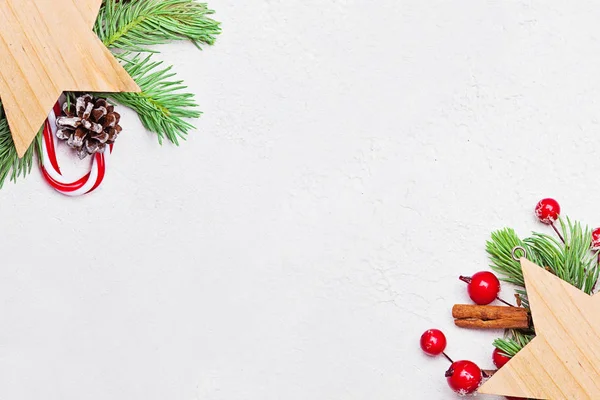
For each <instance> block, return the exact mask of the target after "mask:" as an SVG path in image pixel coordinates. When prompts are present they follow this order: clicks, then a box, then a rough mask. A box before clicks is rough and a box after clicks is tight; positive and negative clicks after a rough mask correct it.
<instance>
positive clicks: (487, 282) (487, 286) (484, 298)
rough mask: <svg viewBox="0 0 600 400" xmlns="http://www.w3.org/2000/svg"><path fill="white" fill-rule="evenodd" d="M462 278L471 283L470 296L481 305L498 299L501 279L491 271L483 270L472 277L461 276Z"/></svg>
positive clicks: (469, 287)
mask: <svg viewBox="0 0 600 400" xmlns="http://www.w3.org/2000/svg"><path fill="white" fill-rule="evenodd" d="M460 279H461V280H462V281H464V282H467V283H468V284H469V285H468V286H467V291H468V292H469V297H470V298H471V300H473V301H474V302H475V304H479V305H480V306H484V305H486V304H490V303H491V302H492V301H494V300H496V298H497V297H498V293H499V292H500V281H499V280H498V278H496V275H494V274H492V273H491V272H489V271H481V272H478V273H476V274H475V275H473V276H471V277H464V276H461V277H460Z"/></svg>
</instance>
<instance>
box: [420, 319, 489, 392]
mask: <svg viewBox="0 0 600 400" xmlns="http://www.w3.org/2000/svg"><path fill="white" fill-rule="evenodd" d="M446 344H447V341H446V336H445V335H444V333H443V332H442V331H440V330H439V329H429V330H427V331H425V333H423V335H421V349H422V350H423V352H424V353H425V354H427V355H429V356H437V355H440V354H443V355H444V356H445V357H446V358H447V359H448V361H450V363H451V365H450V368H448V370H447V371H446V374H445V376H446V380H447V381H448V386H450V388H451V389H452V390H454V391H455V392H456V393H459V394H469V393H473V392H474V391H475V390H477V388H478V387H479V385H480V384H481V380H482V378H483V374H482V372H481V369H480V368H479V367H478V366H477V364H475V363H474V362H472V361H467V360H460V361H452V359H451V358H450V357H448V355H447V354H446V353H444V351H445V350H446Z"/></svg>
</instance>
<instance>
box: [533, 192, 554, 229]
mask: <svg viewBox="0 0 600 400" xmlns="http://www.w3.org/2000/svg"><path fill="white" fill-rule="evenodd" d="M559 214H560V205H559V204H558V201H556V200H554V199H549V198H548V199H542V200H540V201H539V202H538V203H537V205H536V206H535V216H536V217H538V219H539V220H540V222H543V223H544V224H547V225H550V224H552V223H553V222H554V221H556V220H557V219H558V215H559Z"/></svg>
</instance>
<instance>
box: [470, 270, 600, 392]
mask: <svg viewBox="0 0 600 400" xmlns="http://www.w3.org/2000/svg"><path fill="white" fill-rule="evenodd" d="M521 266H522V269H523V275H524V277H525V285H526V288H527V295H528V298H529V303H530V306H531V312H532V317H533V324H534V325H535V329H536V334H537V336H536V337H535V339H533V341H532V342H531V343H530V344H528V345H527V346H526V347H525V348H524V349H523V350H521V351H520V352H519V353H518V354H517V355H516V356H515V357H513V358H512V359H511V360H510V361H509V362H508V364H506V365H505V366H504V367H502V368H501V369H500V370H499V371H498V372H497V373H496V374H495V375H494V376H493V377H492V378H490V380H489V381H487V382H486V383H484V384H483V385H482V386H481V388H480V389H479V392H480V393H486V394H498V395H504V396H516V397H528V398H535V399H599V398H600V318H598V316H600V296H588V295H587V294H585V293H584V292H582V291H580V290H579V289H577V288H575V287H573V286H572V285H570V284H569V283H566V282H565V281H563V280H561V279H559V278H557V277H556V276H554V275H552V274H551V273H550V272H547V271H546V270H545V269H543V268H541V267H539V266H537V265H535V264H533V263H532V262H530V261H528V260H526V259H523V258H522V259H521Z"/></svg>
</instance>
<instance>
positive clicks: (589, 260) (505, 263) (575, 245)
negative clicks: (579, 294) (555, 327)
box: [486, 218, 599, 357]
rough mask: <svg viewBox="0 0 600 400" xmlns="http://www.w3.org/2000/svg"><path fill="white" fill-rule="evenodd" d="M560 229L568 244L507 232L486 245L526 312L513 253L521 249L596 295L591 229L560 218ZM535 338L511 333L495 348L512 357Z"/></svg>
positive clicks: (529, 333) (526, 333)
mask: <svg viewBox="0 0 600 400" xmlns="http://www.w3.org/2000/svg"><path fill="white" fill-rule="evenodd" d="M558 225H559V227H560V233H561V236H562V237H563V238H564V240H565V243H563V242H562V241H561V240H559V239H557V238H555V237H553V236H550V235H546V234H543V233H536V232H534V233H532V235H531V236H530V237H528V238H525V239H523V240H521V239H520V238H519V237H518V236H517V234H516V233H515V231H514V230H512V229H510V228H505V229H502V230H499V231H496V232H493V233H492V236H491V239H490V240H489V241H488V242H487V244H486V250H487V252H488V254H489V257H490V261H491V268H492V269H493V270H494V271H496V272H497V273H498V274H499V275H500V277H501V279H502V280H503V281H505V282H509V283H512V284H514V285H516V286H517V287H518V288H517V289H516V293H517V294H518V295H519V297H520V298H521V300H522V302H523V306H524V307H525V308H529V304H528V302H527V291H526V289H527V288H526V287H525V282H524V279H523V271H522V270H521V265H520V263H519V262H518V261H515V260H514V259H513V257H512V252H513V249H514V248H515V247H517V246H521V247H523V248H524V249H525V250H526V252H527V259H528V260H530V261H531V262H533V263H535V264H537V265H539V266H540V267H542V268H545V269H547V270H548V271H549V272H551V273H553V274H554V275H556V276H557V277H559V278H560V279H562V280H564V281H565V282H568V283H570V284H571V285H573V286H575V287H577V288H579V289H581V290H582V291H584V292H585V293H587V294H591V293H592V292H593V291H594V287H595V286H596V283H597V281H598V276H599V265H598V252H595V251H592V250H591V249H590V244H591V241H592V233H591V231H590V229H588V228H587V227H585V228H583V227H582V225H581V224H580V223H579V222H571V220H570V219H569V218H565V219H563V218H560V219H559V221H558ZM533 322H534V323H535V321H533ZM532 329H533V327H532ZM534 337H535V333H534V331H518V330H510V331H508V332H507V336H506V337H505V338H502V339H497V340H496V341H495V342H494V346H496V347H497V348H498V349H500V350H501V351H502V352H503V353H504V354H506V355H507V356H509V357H512V356H514V355H515V354H517V353H518V352H519V351H520V350H521V349H522V348H523V347H525V345H526V344H527V343H529V341H531V339H533V338H534Z"/></svg>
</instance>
